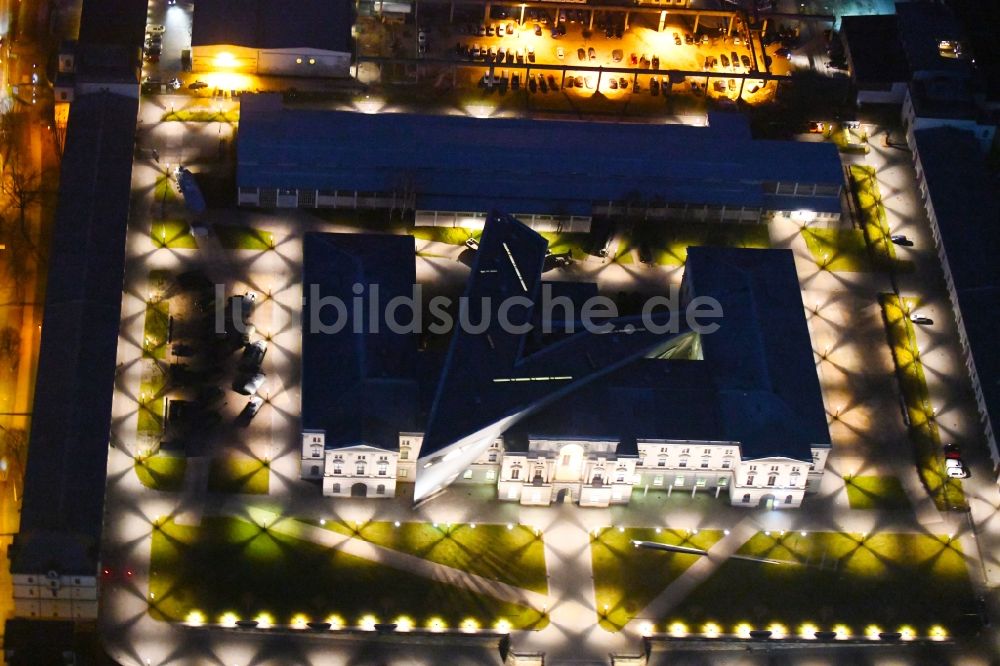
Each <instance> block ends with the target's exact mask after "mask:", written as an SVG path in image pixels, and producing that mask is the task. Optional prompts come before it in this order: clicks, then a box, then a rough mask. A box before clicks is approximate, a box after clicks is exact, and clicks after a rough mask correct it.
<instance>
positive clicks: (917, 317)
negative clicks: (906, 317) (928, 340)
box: [910, 312, 934, 325]
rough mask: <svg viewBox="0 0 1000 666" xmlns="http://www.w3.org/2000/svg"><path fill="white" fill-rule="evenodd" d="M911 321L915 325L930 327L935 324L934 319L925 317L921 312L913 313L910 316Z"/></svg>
mask: <svg viewBox="0 0 1000 666" xmlns="http://www.w3.org/2000/svg"><path fill="white" fill-rule="evenodd" d="M910 321H912V322H913V323H914V324H924V325H929V324H933V323H934V320H933V319H931V318H930V317H927V316H925V315H922V314H920V313H919V312H913V313H911V314H910Z"/></svg>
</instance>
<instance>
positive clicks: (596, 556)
mask: <svg viewBox="0 0 1000 666" xmlns="http://www.w3.org/2000/svg"><path fill="white" fill-rule="evenodd" d="M720 538H722V532H720V531H719V530H701V531H699V532H698V534H693V535H692V534H688V533H687V531H683V530H662V531H661V533H660V534H657V533H656V530H655V529H653V528H626V529H625V531H624V532H620V531H618V529H614V528H608V529H606V530H604V531H602V532H601V533H600V535H599V536H597V538H595V539H593V540H592V541H591V543H590V554H591V558H592V562H593V567H594V592H595V594H596V598H597V611H598V615H599V621H600V624H601V626H602V627H604V628H605V629H607V630H608V631H618V630H619V629H621V628H622V627H623V626H625V624H626V623H627V622H629V621H630V620H631V619H632V618H634V617H635V616H636V614H638V613H640V612H642V610H643V609H644V608H645V607H646V606H647V605H648V604H649V602H651V601H652V600H653V599H654V598H655V597H656V596H657V595H658V594H660V592H662V591H663V590H664V589H665V588H666V587H667V585H669V584H670V583H672V582H673V581H674V580H675V579H677V577H678V576H680V575H681V574H682V573H684V571H685V570H686V569H687V568H688V567H690V566H691V565H692V564H694V563H695V562H697V561H698V559H699V556H698V555H686V554H682V553H668V552H664V551H659V550H649V549H646V548H636V547H635V546H633V545H632V541H633V540H639V541H657V542H660V543H666V544H670V545H673V546H687V547H689V548H700V549H702V550H707V549H708V548H709V547H711V546H712V545H713V544H714V543H715V542H716V541H718V540H719V539H720ZM605 605H607V607H608V611H607V614H606V616H605V615H604V613H603V609H604V606H605Z"/></svg>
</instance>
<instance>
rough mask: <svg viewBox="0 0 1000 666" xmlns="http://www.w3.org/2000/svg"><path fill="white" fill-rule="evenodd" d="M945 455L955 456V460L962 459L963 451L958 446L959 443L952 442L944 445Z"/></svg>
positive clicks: (947, 456) (946, 456) (948, 456)
mask: <svg viewBox="0 0 1000 666" xmlns="http://www.w3.org/2000/svg"><path fill="white" fill-rule="evenodd" d="M944 457H945V458H954V459H955V460H961V459H962V451H961V449H959V448H958V444H955V443H951V444H945V445H944Z"/></svg>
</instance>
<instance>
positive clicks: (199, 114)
mask: <svg viewBox="0 0 1000 666" xmlns="http://www.w3.org/2000/svg"><path fill="white" fill-rule="evenodd" d="M163 121H164V122H183V123H238V122H239V121H240V110H239V108H233V109H229V110H227V111H216V110H215V109H181V110H180V111H168V112H167V113H164V114H163Z"/></svg>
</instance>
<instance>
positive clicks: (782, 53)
mask: <svg viewBox="0 0 1000 666" xmlns="http://www.w3.org/2000/svg"><path fill="white" fill-rule="evenodd" d="M774 55H776V56H778V57H779V58H784V59H785V60H791V59H792V50H791V49H786V48H784V47H782V48H780V49H778V50H777V51H775V52H774Z"/></svg>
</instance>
